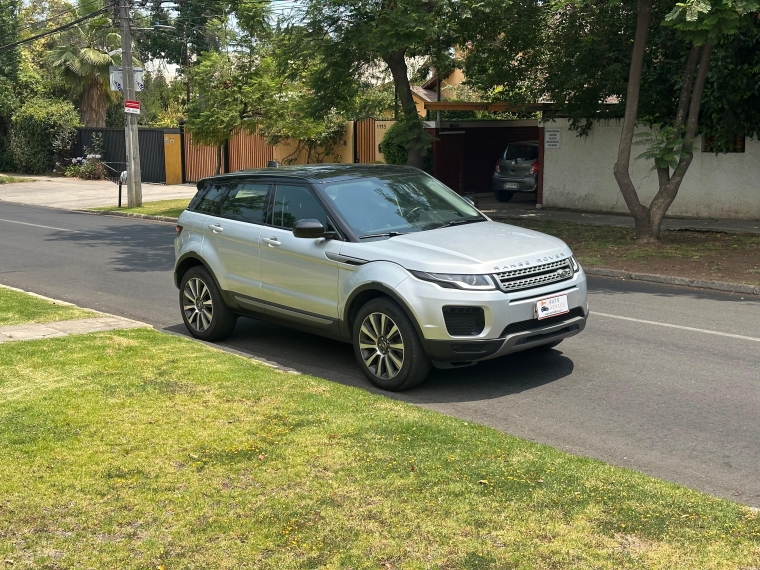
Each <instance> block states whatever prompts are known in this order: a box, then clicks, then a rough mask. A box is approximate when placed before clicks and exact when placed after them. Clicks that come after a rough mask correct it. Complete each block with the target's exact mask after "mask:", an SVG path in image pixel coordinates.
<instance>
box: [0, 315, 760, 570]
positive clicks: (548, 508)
mask: <svg viewBox="0 0 760 570" xmlns="http://www.w3.org/2000/svg"><path fill="white" fill-rule="evenodd" d="M9 396H13V397H9ZM0 449H2V451H3V452H2V453H0V474H1V475H2V476H0V560H4V561H5V563H6V564H7V565H8V566H9V567H13V568H16V569H17V568H24V569H27V568H80V567H81V568H92V569H106V568H108V569H111V568H154V569H155V568H166V569H170V568H214V569H226V568H229V569H233V568H234V569H237V568H257V569H263V570H268V569H273V570H274V569H276V570H291V569H293V570H295V569H302V568H356V569H359V568H368V569H369V568H373V569H374V568H398V569H401V568H409V569H416V568H441V569H442V568H452V569H453V568H467V569H471V568H472V569H475V568H484V569H485V568H487V569H502V568H511V569H525V570H527V569H531V570H533V569H536V570H542V569H543V570H548V569H556V568H563V569H565V568H576V569H586V568H595V569H609V570H612V569H615V570H617V569H629V568H630V569H634V568H635V569H639V568H659V569H663V570H665V569H668V570H671V569H676V568H684V569H685V568H690V569H700V570H704V569H713V570H719V569H720V570H723V569H725V568H742V567H744V568H749V567H753V566H758V565H760V516H759V515H758V512H757V511H756V510H751V509H748V508H746V507H743V506H740V505H737V504H734V503H731V502H728V501H724V500H721V499H717V498H714V497H710V496H707V495H704V494H702V493H698V492H696V491H692V490H689V489H686V488H683V487H680V486H678V485H673V484H670V483H666V482H663V481H659V480H657V479H653V478H651V477H647V476H645V475H643V474H641V473H636V472H633V471H629V470H626V469H622V468H618V467H613V466H610V465H606V464H604V463H601V462H598V461H593V460H590V459H586V458H581V457H575V456H572V455H568V454H566V453H562V452H560V451H558V450H556V449H553V448H550V447H547V446H542V445H537V444H535V443H532V442H528V441H525V440H520V439H517V438H514V437H511V436H509V435H506V434H504V433H501V432H498V431H496V430H493V429H490V428H486V427H483V426H479V425H476V424H473V423H471V422H464V421H460V420H457V419H454V418H450V417H447V416H443V415H441V414H438V413H435V412H431V411H428V410H424V409H421V408H417V407H414V406H411V405H409V404H405V403H403V402H398V401H395V400H391V399H388V398H384V397H381V396H377V395H373V394H370V393H368V392H366V391H363V390H359V389H355V388H350V387H347V386H342V385H339V384H335V383H332V382H328V381H325V380H321V379H318V378H313V377H309V376H303V375H299V374H285V373H282V372H279V371H277V370H273V369H271V368H269V367H266V366H262V365H258V364H256V363H254V362H251V361H249V360H247V359H243V358H240V357H236V356H233V355H230V354H225V353H222V352H220V351H217V350H214V349H212V348H209V347H206V346H204V345H201V344H198V343H194V342H191V341H189V340H186V339H182V338H178V337H174V336H168V335H164V334H161V333H158V332H156V331H152V330H148V329H135V330H130V331H117V332H109V333H96V334H90V335H79V336H70V337H65V338H58V339H48V340H42V341H34V342H17V343H10V344H5V345H0Z"/></svg>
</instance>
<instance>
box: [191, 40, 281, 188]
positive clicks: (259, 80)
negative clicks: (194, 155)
mask: <svg viewBox="0 0 760 570" xmlns="http://www.w3.org/2000/svg"><path fill="white" fill-rule="evenodd" d="M257 63H258V64H259V65H257ZM268 68H271V62H264V63H260V62H259V61H257V60H256V58H254V57H252V56H251V55H250V54H235V55H234V56H229V55H227V54H225V53H216V52H208V53H205V54H203V56H201V58H200V59H199V61H198V64H197V65H196V66H195V68H194V69H193V73H192V80H193V83H194V84H195V85H196V86H197V90H198V95H197V97H194V98H193V99H191V100H190V102H189V103H188V105H187V128H188V131H190V134H191V135H192V137H193V140H194V141H195V142H198V143H201V144H207V145H210V146H215V147H216V149H217V153H216V157H217V158H216V173H217V174H219V172H220V171H221V166H222V149H223V147H224V144H225V143H226V142H227V141H228V140H229V138H230V137H231V136H232V134H233V133H234V132H235V131H236V130H238V129H243V130H246V131H248V132H254V131H255V130H256V127H257V123H258V121H259V120H260V119H261V118H262V117H263V111H262V105H263V103H264V101H265V99H266V97H267V96H271V95H272V94H273V92H274V89H273V88H272V86H271V85H269V84H268V81H269V76H268V74H267V71H268Z"/></svg>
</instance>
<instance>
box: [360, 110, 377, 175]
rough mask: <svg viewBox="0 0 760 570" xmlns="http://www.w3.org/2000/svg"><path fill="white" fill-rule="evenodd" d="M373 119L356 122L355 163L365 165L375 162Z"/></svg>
mask: <svg viewBox="0 0 760 570" xmlns="http://www.w3.org/2000/svg"><path fill="white" fill-rule="evenodd" d="M375 150H376V148H375V119H364V120H362V121H357V122H356V158H357V162H361V163H362V164H367V163H370V162H374V161H375Z"/></svg>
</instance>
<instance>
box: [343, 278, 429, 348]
mask: <svg viewBox="0 0 760 570" xmlns="http://www.w3.org/2000/svg"><path fill="white" fill-rule="evenodd" d="M379 297H387V298H390V299H391V300H393V301H395V302H396V304H398V305H399V306H400V307H401V309H402V310H403V311H404V312H405V313H406V316H407V317H409V320H410V321H411V322H412V325H413V326H414V329H415V330H416V331H417V335H418V336H419V338H420V340H422V339H424V338H425V337H424V336H423V334H422V329H421V328H420V324H419V323H418V322H417V319H416V317H415V316H414V313H413V312H412V310H411V309H410V308H409V304H408V303H407V302H406V301H405V300H404V299H403V298H402V297H401V296H400V295H399V294H398V293H397V292H396V291H394V290H393V289H391V288H390V287H388V286H387V285H385V284H384V283H378V282H371V283H365V284H364V285H362V286H361V287H358V288H357V289H356V290H355V291H354V292H353V293H351V296H350V297H349V298H348V300H347V301H346V309H345V311H344V313H343V314H344V319H343V321H344V322H345V323H346V329H347V331H348V335H349V338H351V339H353V327H354V319H356V315H357V314H358V313H359V310H360V309H361V308H362V307H363V306H364V305H365V304H367V303H368V302H369V301H371V300H372V299H377V298H379Z"/></svg>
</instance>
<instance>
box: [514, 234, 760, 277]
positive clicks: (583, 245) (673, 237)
mask: <svg viewBox="0 0 760 570" xmlns="http://www.w3.org/2000/svg"><path fill="white" fill-rule="evenodd" d="M505 223H510V224H512V225H516V226H521V227H525V228H530V229H533V230H537V231H540V232H545V233H548V234H551V235H554V236H557V237H558V238H560V239H562V240H564V241H565V242H566V243H567V244H568V245H569V246H570V248H571V249H572V250H573V252H574V253H575V255H576V257H577V258H578V260H579V261H580V262H581V263H582V264H584V265H587V266H593V267H604V268H607V269H622V270H625V271H632V272H637V273H652V274H658V275H672V276H676V277H688V278H696V279H707V280H710V281H729V282H734V283H746V284H750V285H760V235H756V234H727V233H716V232H695V231H682V230H679V231H668V230H666V231H663V232H662V243H661V244H660V245H647V246H641V245H639V244H637V243H636V241H635V236H634V231H633V229H632V228H620V227H614V226H591V225H583V224H571V223H566V222H552V221H533V220H523V219H517V220H509V222H505Z"/></svg>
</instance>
